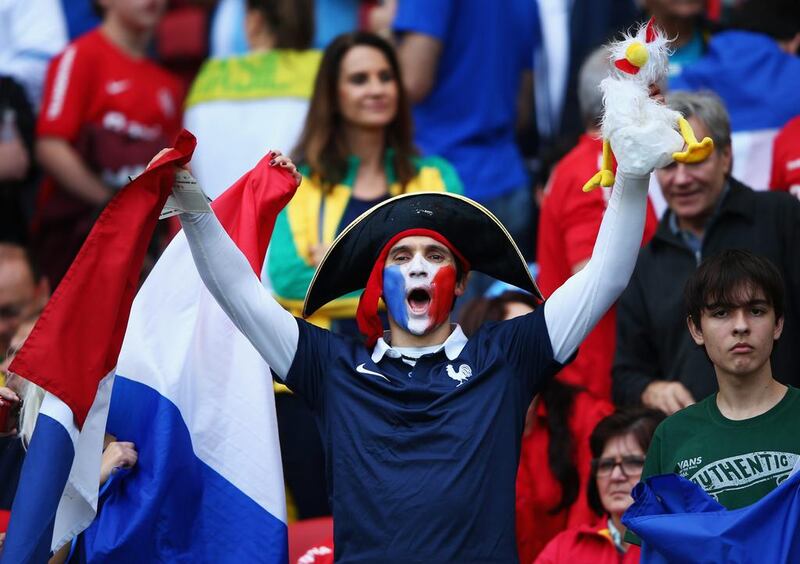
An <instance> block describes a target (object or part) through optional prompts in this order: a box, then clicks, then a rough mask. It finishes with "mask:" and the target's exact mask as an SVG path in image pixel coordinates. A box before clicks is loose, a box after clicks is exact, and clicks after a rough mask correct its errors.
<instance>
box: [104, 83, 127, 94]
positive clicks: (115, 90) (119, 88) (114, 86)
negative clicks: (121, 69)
mask: <svg viewBox="0 0 800 564" xmlns="http://www.w3.org/2000/svg"><path fill="white" fill-rule="evenodd" d="M130 85H131V81H130V80H115V81H113V82H109V83H108V84H106V92H108V93H109V94H111V95H112V96H114V95H115V94H122V93H123V92H125V91H126V90H127V89H128V87H129V86H130Z"/></svg>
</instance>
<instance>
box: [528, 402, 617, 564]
mask: <svg viewBox="0 0 800 564" xmlns="http://www.w3.org/2000/svg"><path fill="white" fill-rule="evenodd" d="M613 411H614V407H613V406H612V405H611V404H610V403H608V402H606V401H603V400H598V399H596V398H594V397H592V396H591V395H590V394H588V393H587V392H579V393H578V394H576V396H575V402H574V404H573V406H572V413H571V414H570V417H569V420H568V424H569V429H570V433H571V434H572V438H573V445H574V447H575V448H574V451H573V460H574V462H575V466H576V468H577V469H578V478H579V486H578V487H579V490H578V498H577V499H576V500H575V503H573V504H572V506H570V507H569V508H568V509H565V510H562V511H560V512H558V513H556V514H555V515H552V514H550V513H549V510H550V509H552V508H553V507H555V506H556V505H557V504H558V501H559V500H560V499H561V485H560V484H559V483H558V482H557V481H556V479H555V477H554V476H553V474H552V473H551V472H550V466H549V465H548V461H547V449H548V446H549V444H550V439H549V436H548V433H547V431H546V430H545V429H546V427H545V422H544V418H545V417H546V416H547V411H546V409H545V406H544V405H543V404H542V403H541V402H539V404H538V406H537V408H536V413H535V414H534V423H533V428H532V430H531V431H530V433H528V434H526V435H525V436H524V437H523V438H522V450H521V452H520V460H519V469H518V471H517V500H516V513H517V516H516V519H517V521H516V530H517V549H518V551H519V556H520V562H531V561H533V559H534V558H536V555H537V554H539V552H540V551H541V550H542V549H543V548H544V547H545V545H546V544H547V543H548V542H549V541H550V539H552V538H553V537H554V536H556V535H557V534H558V533H560V532H561V531H563V530H564V529H566V528H568V527H574V526H576V525H581V524H589V523H594V522H595V521H597V515H596V514H595V513H594V512H593V511H592V510H591V509H590V508H589V504H588V501H587V499H586V486H587V484H588V482H589V475H590V472H591V460H592V455H591V452H590V451H589V435H591V433H592V430H594V428H595V425H597V423H598V422H599V421H600V420H601V419H602V418H603V417H605V416H606V415H609V414H610V413H612V412H613Z"/></svg>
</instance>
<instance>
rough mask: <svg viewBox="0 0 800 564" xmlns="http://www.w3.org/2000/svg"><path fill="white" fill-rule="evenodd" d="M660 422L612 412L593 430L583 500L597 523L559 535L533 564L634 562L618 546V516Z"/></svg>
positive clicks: (641, 414)
mask: <svg viewBox="0 0 800 564" xmlns="http://www.w3.org/2000/svg"><path fill="white" fill-rule="evenodd" d="M663 419H664V414H663V413H661V412H659V411H655V410H651V409H642V408H635V409H630V410H622V411H617V412H616V413H613V414H611V415H609V416H608V417H606V418H605V419H603V420H602V421H600V423H598V424H597V427H595V429H594V431H593V432H592V435H591V437H590V439H589V445H590V448H591V452H592V457H593V458H592V472H591V476H590V479H589V486H588V496H589V504H590V505H591V507H592V509H593V510H594V512H595V513H596V515H597V516H599V519H596V520H595V522H594V523H593V524H592V525H579V526H577V527H571V528H570V529H568V530H566V531H564V532H563V533H561V534H559V535H558V536H557V537H555V538H554V539H553V540H552V541H551V542H550V543H549V544H548V545H547V547H546V548H545V549H544V551H542V553H541V554H540V555H539V557H538V558H537V559H536V564H557V563H564V562H575V563H577V562H592V563H593V564H634V563H637V562H639V554H640V551H639V547H638V546H635V545H631V544H628V543H626V542H624V540H623V538H624V537H625V532H626V529H625V526H624V525H623V524H622V514H623V513H625V510H626V509H628V507H630V505H631V504H632V503H633V498H632V497H631V491H632V490H633V487H634V486H635V485H636V483H637V482H638V481H639V477H640V476H641V475H642V469H643V468H644V459H645V455H646V454H647V449H648V448H649V447H650V441H651V439H652V438H653V433H654V432H655V430H656V427H657V426H658V424H659V423H660V422H661V421H662V420H663Z"/></svg>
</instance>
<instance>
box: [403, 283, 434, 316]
mask: <svg viewBox="0 0 800 564" xmlns="http://www.w3.org/2000/svg"><path fill="white" fill-rule="evenodd" d="M406 301H408V307H409V308H410V309H411V313H413V314H414V315H422V314H424V313H426V312H427V311H428V306H430V304H431V295H430V293H429V292H428V290H426V289H424V288H415V289H414V290H411V291H410V292H409V293H408V297H407V298H406Z"/></svg>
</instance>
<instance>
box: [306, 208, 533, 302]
mask: <svg viewBox="0 0 800 564" xmlns="http://www.w3.org/2000/svg"><path fill="white" fill-rule="evenodd" d="M409 229H430V230H431V231H436V232H437V233H440V234H441V235H442V236H444V237H445V238H446V239H447V240H448V241H450V243H452V245H453V246H454V247H455V248H456V249H457V250H458V251H459V252H460V253H461V254H462V255H463V256H464V257H465V258H466V259H467V260H468V261H469V263H470V265H471V268H472V269H473V270H477V271H479V272H483V273H484V274H488V275H489V276H492V277H493V278H496V279H498V280H501V281H503V282H507V283H508V284H511V285H513V286H516V287H518V288H520V289H522V290H526V291H528V292H530V293H532V294H533V295H534V296H536V297H537V298H539V299H542V294H541V292H539V288H538V287H537V286H536V282H534V280H533V278H532V277H531V274H530V271H529V270H528V266H527V264H526V263H525V259H524V258H523V257H522V253H520V252H519V249H518V248H517V245H516V243H514V240H513V239H512V238H511V235H510V234H509V233H508V231H507V230H506V228H505V227H504V226H503V224H502V223H500V221H499V220H498V219H497V218H496V217H495V216H494V215H493V214H492V213H491V212H490V211H489V210H487V209H486V208H484V207H483V206H481V205H480V204H478V203H477V202H474V201H472V200H470V199H469V198H465V197H464V196H459V195H457V194H449V193H447V192H414V193H411V194H403V195H400V196H396V197H394V198H391V199H389V200H386V201H385V202H382V203H380V204H378V205H376V206H375V207H373V208H371V209H369V210H368V211H366V212H365V213H363V214H362V215H361V216H359V217H358V218H356V219H355V220H354V221H353V222H352V223H351V224H350V225H348V226H347V227H346V228H345V229H344V231H342V233H341V234H340V235H339V236H338V237H337V238H336V240H335V241H334V242H333V244H332V245H331V247H330V248H329V249H328V252H327V253H326V254H325V256H324V257H323V259H322V261H321V262H320V264H319V266H318V267H317V271H316V272H315V273H314V278H313V279H312V280H311V284H310V285H309V287H308V291H307V292H306V299H305V303H304V304H303V316H304V317H308V316H309V315H311V314H313V313H314V312H315V311H317V310H318V309H319V308H320V307H322V306H323V305H325V304H326V303H328V302H330V301H332V300H335V299H336V298H339V297H341V296H343V295H345V294H349V293H350V292H353V291H355V290H360V289H363V288H364V287H365V286H366V285H367V280H368V278H369V276H370V273H371V272H372V269H373V267H374V266H375V261H376V260H377V259H378V256H379V255H380V253H381V250H382V249H383V247H384V246H385V245H386V243H388V242H389V241H390V240H391V239H392V238H393V237H394V236H396V235H397V234H398V233H401V232H403V231H407V230H409Z"/></svg>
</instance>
